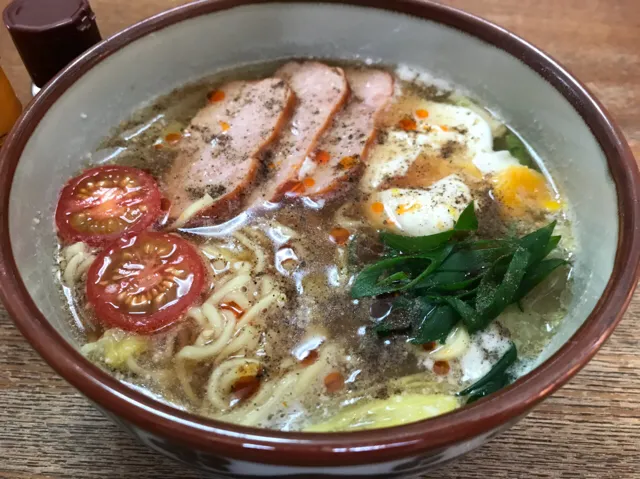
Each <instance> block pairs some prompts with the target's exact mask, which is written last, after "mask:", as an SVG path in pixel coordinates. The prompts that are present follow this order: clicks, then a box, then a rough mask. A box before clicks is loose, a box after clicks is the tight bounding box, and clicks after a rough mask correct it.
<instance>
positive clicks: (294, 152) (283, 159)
mask: <svg viewBox="0 0 640 479" xmlns="http://www.w3.org/2000/svg"><path fill="white" fill-rule="evenodd" d="M275 76H276V77H278V78H282V79H283V80H285V81H286V82H287V83H288V84H289V86H290V87H291V89H292V90H293V91H294V93H295V95H296V99H297V103H296V107H295V110H294V112H293V114H292V116H291V121H290V123H289V126H288V127H287V128H285V129H284V130H283V132H282V135H281V137H280V139H279V140H278V142H277V143H276V144H274V146H273V147H272V148H271V149H270V150H269V151H267V153H266V154H265V158H264V164H263V166H264V168H263V175H264V176H263V177H262V178H260V180H261V183H260V184H259V185H258V186H257V187H256V188H255V190H254V192H253V194H252V195H251V196H250V200H249V202H248V204H249V206H260V205H261V204H262V203H264V202H265V201H268V202H277V201H280V200H281V199H282V197H283V196H284V194H285V193H287V192H289V191H291V190H292V189H294V188H295V187H296V186H297V185H298V183H299V181H298V173H299V171H300V167H301V166H302V164H303V163H304V161H305V159H306V158H307V156H309V154H310V153H311V152H312V151H313V149H314V148H315V145H316V143H317V141H318V139H319V138H320V137H321V136H322V134H323V133H324V132H325V131H326V129H327V127H329V126H330V125H331V122H332V120H333V118H334V116H335V114H336V112H337V111H339V110H340V108H341V107H342V106H343V105H344V103H345V101H346V100H347V98H348V96H349V85H348V83H347V79H346V77H345V74H344V72H343V71H342V69H341V68H337V67H330V66H328V65H324V64H322V63H318V62H313V61H308V62H289V63H287V64H285V65H284V66H283V67H281V68H280V69H279V70H278V71H277V72H276V74H275Z"/></svg>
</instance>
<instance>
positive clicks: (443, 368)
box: [433, 361, 451, 376]
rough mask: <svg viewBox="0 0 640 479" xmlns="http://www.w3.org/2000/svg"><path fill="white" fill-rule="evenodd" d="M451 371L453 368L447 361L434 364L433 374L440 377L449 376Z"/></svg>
mask: <svg viewBox="0 0 640 479" xmlns="http://www.w3.org/2000/svg"><path fill="white" fill-rule="evenodd" d="M450 370H451V366H449V363H448V362H447V361H436V362H435V363H433V372H434V373H436V374H437V375H438V376H446V375H447V374H449V371H450Z"/></svg>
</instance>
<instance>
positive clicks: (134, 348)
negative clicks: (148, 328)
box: [100, 330, 149, 369]
mask: <svg viewBox="0 0 640 479" xmlns="http://www.w3.org/2000/svg"><path fill="white" fill-rule="evenodd" d="M118 333H120V334H118ZM100 341H101V342H102V347H103V355H104V362H105V364H107V365H108V366H110V367H112V368H114V369H123V368H124V367H125V366H126V364H127V359H129V358H130V357H136V356H139V355H140V354H142V353H144V352H145V351H146V350H147V348H148V346H149V343H148V341H147V339H146V338H144V337H142V336H134V335H126V334H122V332H121V331H119V332H117V333H112V332H111V330H109V331H107V332H106V333H105V334H104V335H103V337H102V339H101V340H100Z"/></svg>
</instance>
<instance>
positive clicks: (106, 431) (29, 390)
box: [0, 0, 640, 479]
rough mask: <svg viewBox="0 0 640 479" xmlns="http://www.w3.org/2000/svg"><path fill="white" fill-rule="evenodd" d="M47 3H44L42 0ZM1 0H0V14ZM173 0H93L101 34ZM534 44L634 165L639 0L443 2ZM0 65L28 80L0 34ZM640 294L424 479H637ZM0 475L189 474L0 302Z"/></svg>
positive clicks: (21, 88)
mask: <svg viewBox="0 0 640 479" xmlns="http://www.w3.org/2000/svg"><path fill="white" fill-rule="evenodd" d="M44 1H46V0H44ZM7 3H8V0H0V8H4V6H5V5H6V4H7ZM181 3H184V2H182V1H180V0H91V4H92V5H93V8H94V10H95V12H96V14H97V18H98V22H99V24H100V28H101V30H102V33H103V36H108V35H111V34H113V33H114V32H116V31H118V30H120V29H122V28H124V27H126V26H127V25H130V24H132V23H134V22H136V21H138V20H140V19H142V18H145V17H147V16H149V15H152V14H154V13H156V12H159V11H161V10H164V9H167V8H169V7H172V6H175V5H178V4H181ZM445 3H448V4H451V5H453V6H456V7H460V8H464V9H467V10H468V11H470V12H472V13H476V14H479V15H481V16H484V17H486V18H488V19H490V20H492V21H494V22H496V23H498V24H500V25H502V26H504V27H506V28H508V29H510V30H512V31H514V32H515V33H517V34H519V35H521V36H523V37H524V38H525V39H527V40H529V41H531V42H533V43H534V44H536V45H537V46H539V47H541V48H542V49H544V50H546V51H547V52H548V53H550V54H551V55H553V56H554V57H555V58H556V59H558V60H559V61H560V62H562V63H563V64H564V65H565V66H567V67H568V68H569V69H570V70H571V71H572V72H573V73H574V74H575V75H576V76H577V77H578V78H580V79H581V80H582V81H583V82H586V84H587V85H588V86H589V87H590V88H591V89H592V91H593V92H595V93H596V94H597V95H598V97H599V98H600V99H601V100H602V101H603V102H604V104H605V105H606V107H607V108H608V109H609V111H610V112H611V113H612V114H613V116H614V118H616V119H617V121H618V122H619V123H620V125H621V127H622V129H623V130H624V133H625V134H626V136H627V138H628V140H629V142H630V144H631V146H632V149H633V150H634V152H635V154H636V157H637V158H640V0H562V1H559V0H448V1H446V2H445ZM0 30H1V31H0V61H1V64H2V67H3V68H4V69H5V71H6V72H7V75H8V76H9V78H10V80H11V81H12V83H13V85H14V86H15V88H16V90H17V92H18V95H19V96H20V98H21V100H22V101H23V102H26V101H27V100H28V98H29V96H28V90H29V81H28V77H27V74H26V72H25V70H24V68H23V66H22V63H21V62H20V59H19V57H18V55H17V53H16V51H15V50H14V48H13V45H12V44H11V42H10V40H9V38H8V34H7V33H6V31H5V30H4V29H3V28H0ZM639 324H640V293H636V295H635V298H634V301H633V303H632V304H631V307H630V310H629V311H628V312H627V314H626V316H625V318H624V320H623V321H622V323H621V324H620V326H619V327H618V329H617V330H616V332H615V334H614V335H613V337H612V338H611V339H610V340H609V341H608V342H607V344H606V345H605V346H604V347H603V348H602V350H601V351H600V352H599V353H598V355H597V356H596V358H595V359H594V360H593V361H592V362H591V363H590V364H589V365H588V366H587V367H586V368H585V369H584V370H583V371H582V372H580V373H579V374H578V376H577V377H576V378H574V379H573V381H571V382H570V383H569V384H568V385H567V386H565V387H564V388H563V389H562V390H561V391H559V392H558V393H556V394H555V395H554V396H553V397H552V398H550V399H548V400H547V401H545V402H544V403H543V404H542V405H541V406H539V407H538V408H537V409H536V410H535V411H534V412H533V413H532V414H531V415H529V416H528V417H527V418H526V419H524V420H523V421H521V422H520V423H519V424H518V425H516V426H515V427H514V428H512V429H511V430H510V431H508V432H506V433H504V434H502V435H501V436H500V437H498V438H496V439H494V440H493V441H491V442H490V443H489V444H486V445H485V446H484V447H482V448H480V449H478V450H476V451H474V452H472V453H471V454H469V455H468V456H466V457H465V458H463V459H462V460H460V461H458V462H457V463H456V464H454V465H451V466H448V467H446V468H444V469H442V470H439V471H435V472H434V473H433V474H432V475H431V476H430V477H431V478H435V479H445V478H462V479H467V478H469V479H471V478H482V479H485V478H510V479H520V478H598V479H602V478H611V479H614V478H615V479H622V478H640V353H639V352H638V351H639V349H640V327H639ZM0 477H1V478H32V477H42V478H44V477H55V478H58V477H69V478H94V477H95V478H111V477H124V478H134V477H135V478H137V479H143V478H158V477H162V478H165V479H168V478H196V477H201V475H200V474H199V473H198V472H196V471H192V470H190V469H188V468H186V467H185V466H182V465H179V464H176V463H173V462H172V461H170V460H168V459H165V458H163V457H160V456H158V455H157V454H155V453H152V452H150V451H148V450H147V449H145V448H143V447H142V446H140V445H138V444H137V443H136V442H135V441H134V440H132V439H131V438H130V437H129V436H128V435H126V434H125V433H124V432H122V431H121V430H120V429H118V428H117V427H116V426H114V425H112V424H111V423H110V422H109V421H107V420H106V419H105V418H104V417H103V416H102V415H101V414H100V413H98V412H97V411H96V410H95V409H93V408H92V407H91V406H90V405H89V404H88V403H87V402H86V401H85V400H84V399H83V398H82V397H81V396H80V395H79V394H78V393H77V392H76V391H75V390H74V389H73V388H71V387H70V386H69V385H68V384H66V383H65V382H64V381H63V380H62V379H60V378H59V377H58V376H56V374H55V373H54V372H53V371H52V370H51V369H50V368H49V367H48V366H47V365H46V364H45V363H44V362H43V361H42V360H41V359H40V357H39V356H38V355H37V354H36V353H35V352H33V351H32V350H31V348H30V346H29V345H28V344H27V342H26V341H25V340H24V339H23V338H22V336H21V335H20V334H19V333H18V331H17V330H16V328H15V327H14V326H13V323H12V322H11V320H10V319H9V317H8V315H7V313H6V312H5V311H4V309H3V308H2V306H1V305H0Z"/></svg>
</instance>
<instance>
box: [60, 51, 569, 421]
mask: <svg viewBox="0 0 640 479" xmlns="http://www.w3.org/2000/svg"><path fill="white" fill-rule="evenodd" d="M433 83H434V82H433V81H432V80H431V77H430V76H428V75H427V74H425V73H420V72H417V71H414V70H412V69H410V68H407V67H398V68H395V67H394V68H391V67H380V66H365V65H358V64H339V63H330V62H329V63H327V62H323V63H317V62H314V61H311V60H303V61H299V62H280V63H277V64H262V65H258V66H252V67H245V68H242V69H238V70H234V71H229V72H224V73H221V74H218V75H216V76H214V77H211V78H208V79H206V80H203V81H201V82H198V83H197V84H192V85H187V86H185V87H183V88H181V89H178V90H176V91H173V92H171V93H170V94H168V95H166V96H164V97H162V98H159V99H157V100H155V101H154V102H153V103H152V104H151V105H150V106H146V107H144V108H141V109H140V111H138V112H137V113H136V114H135V115H134V116H133V117H132V118H131V119H130V120H129V121H127V122H126V123H125V124H123V125H120V126H119V127H118V128H117V129H116V130H115V131H114V132H112V134H111V135H110V136H109V137H108V138H106V139H105V140H104V141H103V143H102V144H101V145H100V148H99V149H98V150H97V151H96V152H95V153H94V154H93V155H92V160H91V164H90V165H87V166H88V168H89V169H87V170H84V171H83V172H79V176H77V177H75V178H74V179H72V180H70V182H69V183H68V184H67V185H66V186H65V188H64V189H63V191H62V193H61V197H60V200H59V204H58V209H57V212H56V223H57V227H58V232H59V236H60V249H59V257H58V263H59V266H60V271H59V275H58V277H59V280H60V285H61V290H62V292H63V294H64V298H65V301H67V303H68V306H69V311H70V315H69V316H70V320H72V321H73V324H74V327H75V328H76V329H77V333H78V337H79V338H80V340H81V342H82V344H83V346H82V353H83V354H84V355H85V356H86V357H87V358H88V359H90V360H91V361H93V362H94V363H96V364H97V365H99V366H100V367H102V368H104V369H106V370H107V371H109V372H110V373H112V374H114V375H115V376H116V377H117V378H118V379H120V380H122V381H124V382H126V383H127V384H129V385H131V386H132V387H134V388H136V389H139V390H141V391H143V392H145V393H146V394H149V395H151V396H152V397H155V398H156V399H159V400H161V401H164V402H167V403H169V404H171V405H173V406H175V407H178V408H181V409H184V410H187V411H190V412H193V413H196V414H200V415H203V416H206V417H210V418H215V419H219V420H222V421H226V422H231V423H237V424H242V425H247V426H256V427H264V428H273V429H279V430H284V431H314V432H334V431H351V430H358V429H366V428H379V427H388V426H394V425H399V424H404V423H408V422H413V421H417V420H421V419H426V418H429V417H433V416H436V415H439V414H443V413H446V412H449V411H452V410H454V409H456V408H459V407H463V406H464V405H465V404H467V403H469V402H472V401H475V400H478V399H481V398H482V397H484V396H486V395H488V394H491V393H493V392H495V391H497V390H499V389H500V388H502V387H505V386H506V385H508V384H509V383H511V382H513V381H514V380H516V379H517V377H519V376H521V375H522V374H524V373H526V372H527V371H528V370H529V369H530V368H531V367H532V365H533V364H534V363H535V360H536V358H537V357H538V356H539V354H540V352H541V351H542V349H543V348H544V347H545V345H546V344H547V343H548V342H549V340H550V338H551V337H552V336H553V335H554V333H555V331H556V329H557V327H558V325H559V323H560V322H561V321H562V319H563V317H564V315H565V313H566V305H567V304H568V302H569V299H570V294H571V281H570V276H571V266H570V260H571V256H572V254H573V252H574V251H575V249H576V245H575V244H574V242H573V239H572V235H571V225H570V222H569V216H570V215H569V206H568V205H567V203H566V201H565V200H564V198H563V197H562V195H561V193H560V192H559V191H558V190H557V189H556V187H555V185H554V182H553V180H552V178H551V177H550V176H549V174H548V172H547V170H546V169H545V168H544V162H543V159H541V158H539V157H538V156H537V155H536V153H535V152H534V151H533V150H532V148H531V147H530V146H529V145H528V144H527V143H526V142H525V140H524V139H522V138H521V137H520V136H519V135H518V134H517V132H514V131H512V130H511V129H510V128H509V127H508V126H507V125H505V124H504V123H503V122H502V121H501V120H500V118H498V117H496V116H494V115H493V114H492V113H491V112H490V111H489V110H487V109H485V108H484V107H483V106H481V105H479V104H477V103H475V102H474V101H473V100H472V99H471V98H470V97H469V96H467V95H463V94H462V93H460V91H458V90H456V89H454V88H450V89H448V88H442V86H435V85H434V84H433ZM437 84H438V85H441V82H437ZM122 167H124V168H122Z"/></svg>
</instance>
